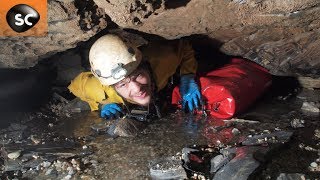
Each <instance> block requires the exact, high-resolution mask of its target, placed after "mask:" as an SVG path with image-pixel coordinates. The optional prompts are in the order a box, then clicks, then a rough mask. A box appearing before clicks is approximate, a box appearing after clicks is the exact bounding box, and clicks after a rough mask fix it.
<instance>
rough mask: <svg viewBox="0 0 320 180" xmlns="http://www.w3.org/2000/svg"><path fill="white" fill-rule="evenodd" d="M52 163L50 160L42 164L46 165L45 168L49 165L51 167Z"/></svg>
mask: <svg viewBox="0 0 320 180" xmlns="http://www.w3.org/2000/svg"><path fill="white" fill-rule="evenodd" d="M50 165H51V162H49V161H44V162H43V163H42V166H43V167H44V168H47V167H49V166H50Z"/></svg>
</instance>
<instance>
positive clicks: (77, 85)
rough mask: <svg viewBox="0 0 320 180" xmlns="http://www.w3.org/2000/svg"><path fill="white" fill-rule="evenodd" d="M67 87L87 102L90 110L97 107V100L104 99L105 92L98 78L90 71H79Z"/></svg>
mask: <svg viewBox="0 0 320 180" xmlns="http://www.w3.org/2000/svg"><path fill="white" fill-rule="evenodd" d="M68 89H69V90H70V91H71V92H72V93H73V94H74V95H75V96H77V97H79V98H80V99H81V100H83V101H85V102H87V103H88V104H89V106H90V108H91V110H92V111H94V110H98V109H99V102H101V100H103V99H105V93H104V91H103V87H102V85H101V84H100V82H99V80H98V79H96V78H95V77H94V76H93V75H92V74H91V72H83V73H80V74H79V75H78V76H77V77H76V78H75V79H74V80H72V81H71V84H70V85H69V86H68Z"/></svg>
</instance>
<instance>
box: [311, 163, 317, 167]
mask: <svg viewBox="0 0 320 180" xmlns="http://www.w3.org/2000/svg"><path fill="white" fill-rule="evenodd" d="M310 166H311V167H313V168H316V167H318V164H317V163H316V162H312V163H311V164H310Z"/></svg>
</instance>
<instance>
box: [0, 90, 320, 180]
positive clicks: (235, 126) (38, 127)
mask: <svg viewBox="0 0 320 180" xmlns="http://www.w3.org/2000/svg"><path fill="white" fill-rule="evenodd" d="M295 92H296V93H286V94H282V95H272V93H271V94H266V95H265V96H264V97H263V98H261V99H260V100H259V101H258V103H256V104H255V105H254V106H253V107H252V108H251V109H249V110H248V111H247V112H245V113H243V114H241V115H239V116H237V118H233V119H231V120H225V121H224V120H214V119H212V118H210V117H203V116H200V115H188V114H184V113H182V112H180V111H176V112H174V113H170V114H169V115H167V116H165V117H164V118H162V119H159V120H154V121H152V122H151V123H150V124H149V125H148V126H147V127H146V128H145V129H144V130H143V131H142V132H141V133H139V134H138V136H137V137H118V138H113V137H111V136H108V135H106V134H105V133H103V130H101V129H100V130H101V131H99V133H98V131H95V130H93V128H92V127H93V126H95V125H101V124H104V125H106V126H108V125H109V124H110V123H108V122H106V121H104V120H102V119H101V118H99V116H98V113H96V112H89V111H81V109H80V108H79V106H78V105H79V104H76V103H70V102H69V101H68V100H66V99H65V98H63V97H62V96H60V95H59V94H58V93H55V95H54V96H53V98H52V100H51V101H50V103H49V104H48V105H46V106H45V107H43V108H41V110H39V111H37V112H30V113H15V114H14V116H15V120H14V121H11V122H10V124H6V125H2V128H1V130H0V137H1V139H0V141H1V159H0V167H1V169H0V170H1V171H0V173H1V175H0V179H151V175H152V176H154V177H157V176H158V177H160V176H162V177H166V176H167V177H174V175H172V174H170V173H168V172H169V171H171V172H174V173H173V174H178V176H177V177H180V178H186V177H187V176H188V178H193V179H197V178H198V179H208V178H213V177H214V179H231V178H236V177H238V178H236V179H290V178H292V179H303V177H305V178H306V179H319V177H320V141H319V140H320V123H319V120H320V119H319V102H320V90H319V89H301V90H299V91H295ZM71 102H72V101H71ZM75 104H76V105H75ZM66 107H67V108H66ZM9 115H10V114H9ZM9 115H8V116H9ZM196 149H197V150H196ZM228 149H229V150H230V149H231V151H232V149H236V152H235V154H234V155H233V156H229V155H230V154H232V153H227V155H226V154H225V153H223V152H225V151H224V150H228ZM231 151H230V152H231ZM238 151H239V152H240V151H241V152H242V153H240V154H239V152H238ZM214 153H216V154H214ZM186 154H187V155H188V156H185V155H186ZM217 154H223V157H224V158H225V157H228V158H225V159H227V160H226V161H224V162H222V164H220V163H216V164H212V161H210V160H211V159H212V158H213V157H215V155H217ZM228 154H229V155H228ZM180 159H182V160H183V161H182V160H180ZM186 159H188V160H186ZM187 161H189V163H187ZM177 162H178V163H177ZM182 162H184V166H183V167H184V168H185V169H186V170H187V171H186V172H187V174H186V173H185V171H184V170H182V171H181V163H182ZM210 163H211V166H218V167H217V168H218V170H215V171H214V172H213V171H212V170H211V172H210V165H208V164H210ZM211 168H212V167H211ZM179 170H180V171H179ZM240 171H242V172H243V173H242V174H241V173H240ZM157 173H158V174H157ZM177 179H179V178H177Z"/></svg>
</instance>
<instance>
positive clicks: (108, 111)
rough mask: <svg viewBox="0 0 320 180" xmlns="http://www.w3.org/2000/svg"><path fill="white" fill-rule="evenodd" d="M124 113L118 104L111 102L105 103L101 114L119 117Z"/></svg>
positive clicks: (109, 117)
mask: <svg viewBox="0 0 320 180" xmlns="http://www.w3.org/2000/svg"><path fill="white" fill-rule="evenodd" d="M121 113H122V109H121V107H120V106H119V105H118V104H115V103H111V104H105V105H103V106H102V108H101V112H100V115H101V117H103V118H107V119H111V118H117V117H119V115H120V114H121Z"/></svg>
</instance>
